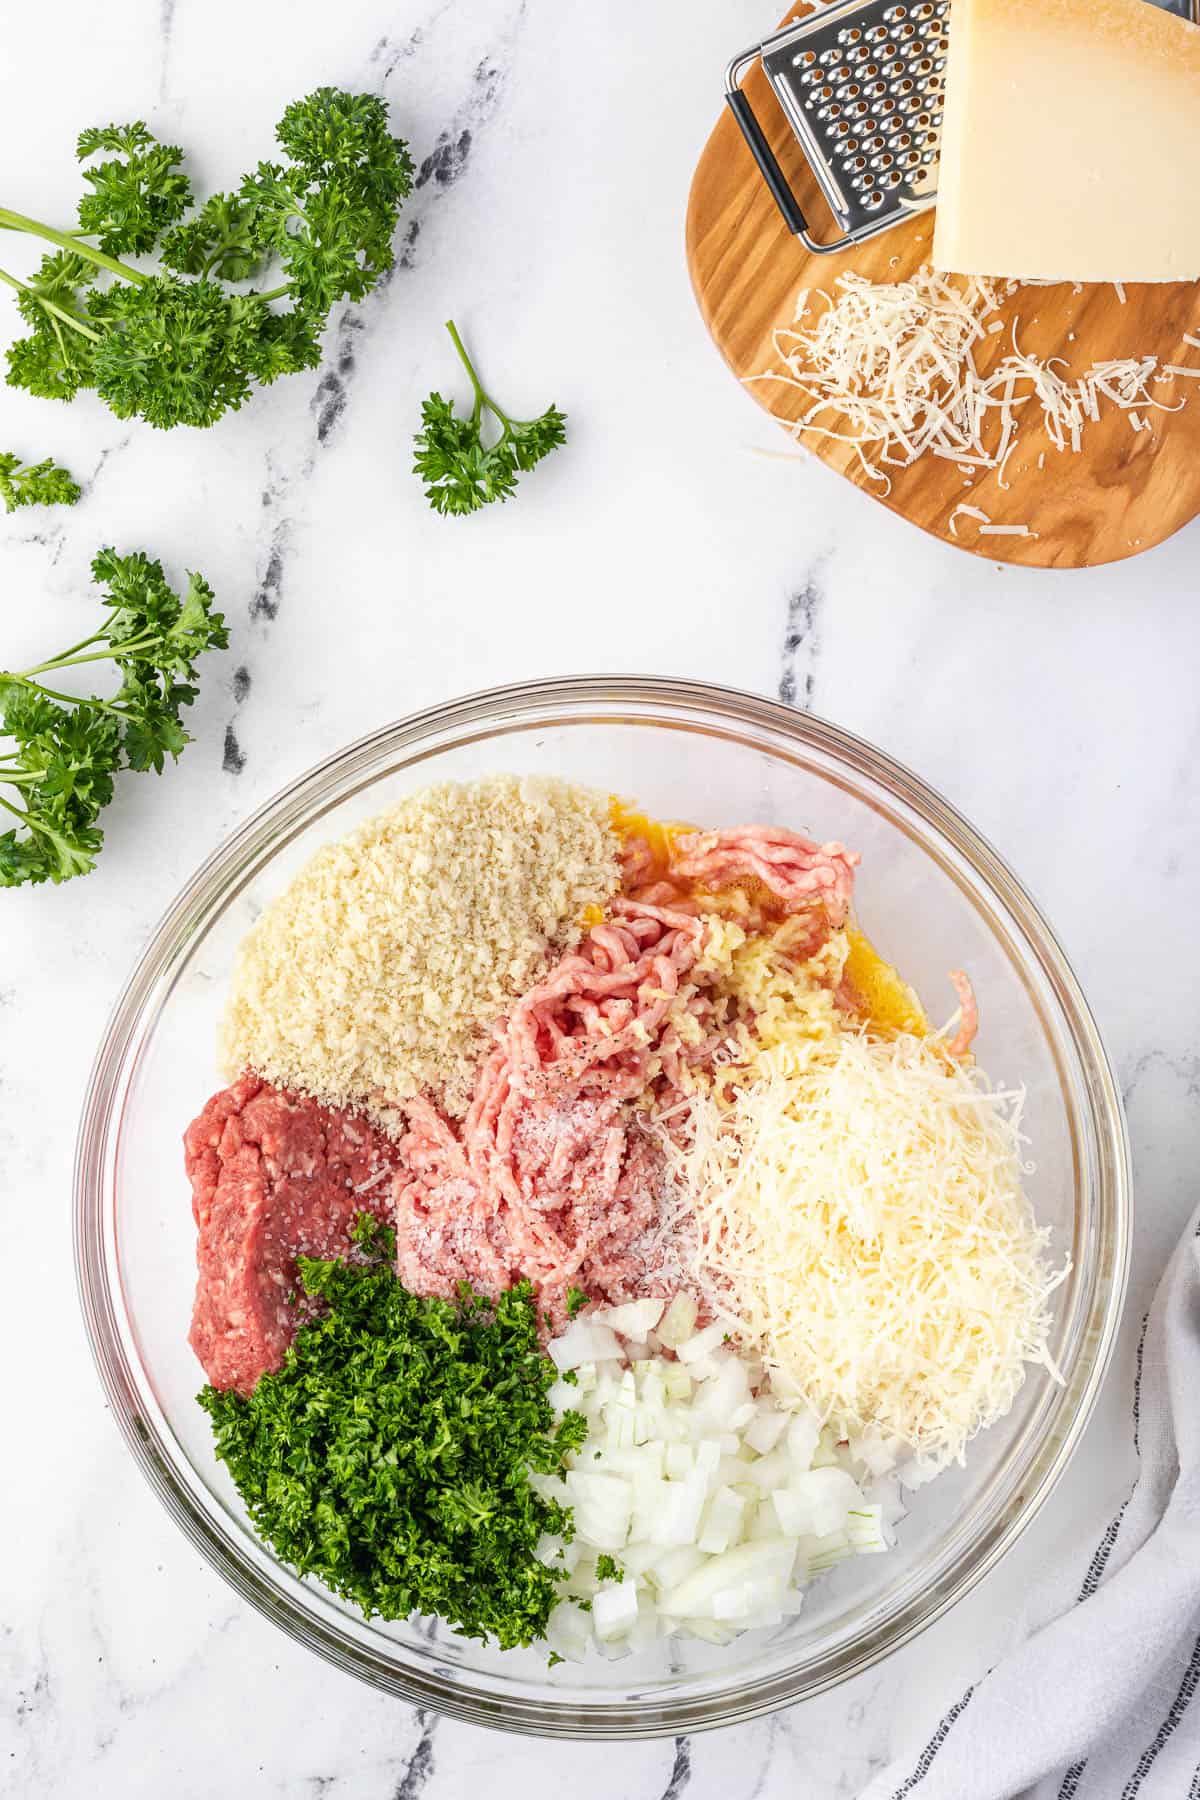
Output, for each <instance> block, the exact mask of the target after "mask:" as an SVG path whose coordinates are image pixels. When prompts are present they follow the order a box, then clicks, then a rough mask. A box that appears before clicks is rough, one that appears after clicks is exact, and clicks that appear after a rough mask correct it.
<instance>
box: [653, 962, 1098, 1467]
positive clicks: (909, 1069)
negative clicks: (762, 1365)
mask: <svg viewBox="0 0 1200 1800" xmlns="http://www.w3.org/2000/svg"><path fill="white" fill-rule="evenodd" d="M792 1020H793V1022H792V1023H790V1024H788V1025H787V1026H786V1027H781V1025H780V1022H779V1021H778V1020H777V1019H775V1020H772V1022H771V1029H770V1030H769V1032H768V1033H767V1037H766V1039H765V1040H764V1041H763V1042H762V1043H761V1044H760V1046H759V1047H758V1049H757V1050H756V1051H755V1053H754V1054H753V1055H752V1057H751V1059H750V1061H749V1063H748V1064H747V1066H746V1068H745V1069H744V1070H742V1071H738V1072H735V1073H734V1074H733V1075H732V1076H731V1077H730V1078H729V1083H730V1085H729V1087H728V1089H727V1091H725V1092H722V1089H721V1088H720V1087H719V1086H718V1087H715V1088H713V1089H711V1090H710V1091H708V1092H707V1093H698V1094H696V1095H694V1096H693V1097H692V1103H691V1128H692V1134H691V1137H690V1139H685V1140H684V1148H682V1149H679V1148H676V1150H675V1151H674V1158H675V1171H676V1173H677V1174H678V1176H679V1177H680V1178H681V1179H682V1182H683V1184H684V1187H685V1189H686V1190H687V1191H688V1193H689V1201H688V1204H689V1206H690V1207H691V1208H692V1209H694V1217H695V1230H696V1232H697V1243H698V1249H697V1253H696V1260H697V1271H698V1274H699V1276H700V1279H701V1281H702V1282H703V1284H704V1285H705V1288H706V1291H707V1294H708V1297H709V1300H710V1304H711V1305H712V1306H713V1308H714V1311H715V1312H716V1313H717V1314H718V1316H720V1317H723V1318H725V1319H726V1320H728V1322H729V1323H730V1325H731V1327H732V1328H733V1329H734V1330H736V1331H737V1332H738V1333H739V1334H741V1335H743V1336H744V1337H745V1339H746V1341H747V1342H749V1343H751V1344H754V1345H756V1346H757V1347H758V1348H759V1349H760V1351H761V1354H762V1355H763V1357H764V1360H765V1362H766V1363H767V1365H768V1366H769V1367H770V1369H771V1371H772V1381H773V1382H774V1383H776V1384H777V1385H779V1386H781V1388H782V1390H783V1391H784V1392H785V1393H787V1394H788V1395H790V1396H791V1397H792V1398H793V1399H795V1400H797V1401H800V1402H803V1403H804V1404H805V1405H807V1406H809V1407H811V1408H813V1409H814V1410H815V1411H816V1412H817V1414H818V1415H819V1416H820V1417H821V1418H822V1419H826V1420H828V1421H830V1422H831V1423H832V1424H833V1425H834V1426H835V1428H836V1430H837V1432H838V1434H839V1436H854V1435H855V1434H857V1433H860V1432H862V1431H863V1430H865V1429H868V1428H871V1429H876V1430H880V1431H883V1432H884V1433H886V1434H888V1435H890V1436H894V1437H897V1438H900V1439H902V1440H903V1441H904V1442H905V1443H906V1444H908V1445H910V1446H911V1447H912V1449H913V1450H914V1452H916V1454H917V1456H918V1457H919V1458H920V1460H921V1461H922V1463H924V1464H926V1465H927V1466H929V1467H931V1468H936V1467H940V1466H943V1465H945V1464H946V1463H949V1462H952V1461H961V1460H962V1458H963V1452H964V1449H965V1446H966V1444H967V1442H968V1441H969V1439H970V1438H972V1437H973V1436H974V1435H975V1433H976V1432H978V1431H980V1430H982V1429H983V1428H984V1427H985V1426H987V1425H989V1424H991V1423H993V1422H994V1421H995V1420H996V1419H998V1418H999V1417H1001V1416H1002V1415H1003V1414H1004V1413H1006V1412H1007V1411H1008V1410H1009V1408H1010V1406H1011V1405H1012V1402H1013V1399H1014V1397H1015V1395H1016V1393H1017V1391H1018V1389H1019V1388H1020V1386H1021V1384H1022V1381H1023V1379H1024V1376H1025V1367H1026V1364H1027V1363H1035V1364H1041V1365H1042V1366H1043V1367H1045V1368H1046V1369H1048V1370H1049V1371H1050V1373H1051V1374H1052V1375H1054V1376H1055V1378H1057V1371H1056V1370H1055V1369H1054V1366H1053V1363H1052V1361H1051V1359H1050V1356H1049V1353H1048V1350H1047V1335H1048V1330H1049V1318H1048V1312H1047V1300H1048V1296H1049V1294H1050V1292H1051V1291H1052V1289H1053V1288H1054V1287H1055V1286H1056V1285H1057V1283H1058V1281H1060V1280H1061V1279H1062V1277H1063V1275H1065V1273H1066V1270H1065V1269H1064V1270H1062V1271H1060V1272H1058V1273H1057V1274H1054V1273H1051V1272H1050V1271H1049V1269H1048V1266H1047V1262H1046V1246H1047V1242H1048V1238H1049V1233H1048V1232H1047V1231H1045V1230H1043V1229H1039V1228H1038V1227H1037V1225H1036V1224H1035V1222H1034V1219H1033V1214H1032V1211H1031V1208H1030V1206H1029V1203H1028V1201H1027V1199H1026V1198H1025V1195H1024V1193H1023V1191H1022V1186H1021V1178H1022V1172H1023V1166H1022V1160H1021V1150H1022V1143H1023V1140H1022V1138H1021V1135H1020V1096H1019V1095H1015V1094H1005V1093H997V1092H995V1091H993V1090H992V1089H990V1088H989V1086H988V1084H987V1081H986V1079H985V1077H984V1076H983V1075H981V1074H980V1072H979V1071H978V1070H977V1069H975V1068H973V1067H969V1066H963V1065H962V1064H960V1063H957V1062H955V1061H954V1059H953V1058H951V1057H949V1056H947V1054H946V1052H945V1049H944V1047H941V1046H939V1045H938V1043H937V1042H936V1041H930V1040H928V1039H921V1038H918V1037H915V1036H913V1035H911V1034H902V1035H899V1036H896V1037H892V1038H876V1037H872V1036H869V1035H868V1034H867V1033H865V1032H858V1031H845V1030H840V1029H838V1028H837V1026H836V1024H835V1022H834V1018H833V1013H832V1007H831V1003H830V1002H829V1000H828V996H820V995H814V996H813V998H812V1001H811V1003H810V1005H809V1006H808V1007H807V1008H801V1009H799V1010H796V1011H793V1015H792Z"/></svg>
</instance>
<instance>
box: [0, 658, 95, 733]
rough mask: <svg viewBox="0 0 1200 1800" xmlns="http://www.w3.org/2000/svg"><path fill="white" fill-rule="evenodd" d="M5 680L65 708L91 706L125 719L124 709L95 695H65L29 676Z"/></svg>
mask: <svg viewBox="0 0 1200 1800" xmlns="http://www.w3.org/2000/svg"><path fill="white" fill-rule="evenodd" d="M77 660H78V661H79V662H96V661H97V660H98V659H97V658H96V657H94V656H81V657H79V658H78V659H77ZM59 666H60V665H58V664H55V663H43V664H42V665H41V667H42V668H50V669H53V668H56V667H59ZM32 673H33V674H36V673H37V670H36V669H35V670H33V671H32ZM4 679H5V680H6V681H11V682H14V683H15V684H16V686H17V687H25V688H30V689H31V690H32V691H33V692H34V693H35V694H44V695H45V696H46V699H47V700H57V701H59V702H60V703H61V704H62V705H63V706H90V707H94V708H95V710H96V711H97V712H108V713H113V714H115V715H116V717H117V718H118V719H123V718H124V717H125V709H124V708H123V707H120V706H114V705H113V703H112V701H111V700H98V699H97V698H96V696H95V694H64V693H61V692H60V691H59V689H58V688H48V687H46V686H44V685H43V683H42V682H40V681H31V680H30V679H29V676H28V675H5V677H4Z"/></svg>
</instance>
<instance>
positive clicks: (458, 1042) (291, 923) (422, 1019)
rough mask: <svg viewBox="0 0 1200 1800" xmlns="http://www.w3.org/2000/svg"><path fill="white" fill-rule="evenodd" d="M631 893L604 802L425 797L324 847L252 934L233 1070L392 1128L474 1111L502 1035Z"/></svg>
mask: <svg viewBox="0 0 1200 1800" xmlns="http://www.w3.org/2000/svg"><path fill="white" fill-rule="evenodd" d="M619 886H620V873H619V869H618V865H617V840H616V837H615V835H614V833H613V830H612V827H611V825H610V823H609V806H608V798H607V796H606V795H603V794H598V793H593V792H591V791H589V790H588V789H585V788H580V787H574V786H572V785H570V784H569V783H567V782H563V781H556V780H548V779H538V778H532V777H527V778H522V777H519V776H515V775H496V776H490V777H488V778H487V779H485V780H482V781H477V782H471V783H466V784H460V783H457V782H445V783H443V784H441V785H439V786H437V787H430V788H425V789H423V790H422V791H421V792H419V793H416V794H412V795H410V796H409V797H408V798H407V799H405V800H403V801H401V802H400V804H399V805H398V806H396V807H394V808H393V809H392V810H391V811H390V812H386V813H381V814H379V815H378V816H377V817H375V818H372V819H368V820H367V821H366V822H365V823H364V824H362V825H360V826H359V827H358V829H357V830H355V831H353V832H352V833H351V834H350V835H349V836H348V837H345V838H343V839H342V840H341V841H340V842H338V843H335V844H329V845H327V846H326V847H325V848H324V849H323V850H320V851H318V852H317V854H316V856H314V857H313V859H312V861H311V862H310V863H309V864H308V865H307V867H306V868H304V869H303V870H302V871H301V873H300V874H299V875H298V876H297V877H296V879H295V880H294V881H293V882H292V884H291V886H290V887H289V888H287V890H286V891H285V892H284V893H283V894H281V895H280V896H279V898H278V899H277V900H275V901H274V902H273V903H272V904H271V905H270V906H269V907H268V908H267V909H266V911H265V912H264V913H263V915H262V917H261V918H260V919H259V920H258V922H257V923H256V925H255V926H254V928H253V929H252V930H251V931H250V933H249V935H248V936H247V937H246V939H245V941H244V943H243V945H242V947H241V950H240V952H239V955H238V960H237V965H236V967H235V970H234V976H233V983H232V989H231V994H230V1000H229V1005H228V1008H227V1011H226V1014H225V1019H224V1022H223V1026H222V1033H221V1052H222V1061H223V1063H224V1065H225V1068H226V1071H227V1074H228V1075H229V1077H230V1078H231V1079H232V1078H233V1077H234V1076H236V1075H238V1074H240V1073H241V1071H242V1070H244V1069H252V1070H253V1071H254V1072H255V1073H256V1074H258V1075H261V1076H264V1077H265V1078H266V1079H267V1080H268V1081H271V1082H273V1083H275V1084H276V1085H277V1086H280V1087H286V1088H292V1089H295V1090H296V1091H298V1092H299V1093H302V1094H308V1095H311V1096H312V1097H313V1098H314V1099H317V1100H320V1101H322V1102H324V1103H325V1104H326V1105H333V1106H351V1107H358V1108H360V1109H361V1110H363V1111H365V1112H367V1113H370V1114H371V1115H372V1116H374V1117H376V1118H377V1119H379V1120H380V1121H381V1123H383V1124H385V1125H387V1126H389V1127H394V1126H395V1125H397V1124H398V1119H397V1117H396V1114H395V1110H394V1105H393V1104H392V1103H394V1102H396V1101H400V1100H405V1099H409V1098H411V1097H412V1096H413V1095H415V1094H418V1093H422V1092H424V1093H431V1094H433V1095H435V1096H436V1097H437V1098H438V1099H439V1101H440V1102H441V1104H442V1105H443V1106H444V1107H445V1108H446V1110H447V1111H449V1112H451V1113H453V1114H455V1115H456V1116H457V1115H461V1114H462V1113H463V1112H465V1110H466V1107H467V1103H468V1100H469V1098H470V1093H471V1086H472V1082H473V1080H474V1076H475V1072H476V1069H477V1067H478V1064H479V1060H480V1057H481V1054H482V1053H483V1051H484V1050H485V1048H486V1046H487V1034H488V1030H489V1028H490V1027H491V1026H492V1025H493V1024H494V1023H495V1021H496V1020H497V1019H498V1018H499V1017H500V1016H501V1015H502V1014H503V1013H504V1012H505V1011H507V1009H508V1007H509V1006H510V1005H511V1004H512V1002H513V1001H514V1000H515V999H517V997H518V996H519V995H521V994H522V993H524V992H525V991H526V990H527V989H528V988H529V987H530V986H531V985H532V984H533V983H534V982H535V981H536V980H537V979H538V977H539V976H540V975H541V974H542V973H543V972H544V971H545V969H546V967H547V965H548V963H549V961H550V959H551V958H552V957H555V956H557V955H558V954H559V953H561V952H562V951H563V950H565V949H569V948H570V947H571V946H573V945H574V944H575V943H576V942H577V941H578V939H579V936H580V923H581V919H582V916H583V914H584V912H585V909H588V908H599V907H602V906H603V905H604V904H605V903H606V902H607V901H608V900H610V899H611V898H612V896H613V895H614V894H615V893H616V892H617V890H618V888H619Z"/></svg>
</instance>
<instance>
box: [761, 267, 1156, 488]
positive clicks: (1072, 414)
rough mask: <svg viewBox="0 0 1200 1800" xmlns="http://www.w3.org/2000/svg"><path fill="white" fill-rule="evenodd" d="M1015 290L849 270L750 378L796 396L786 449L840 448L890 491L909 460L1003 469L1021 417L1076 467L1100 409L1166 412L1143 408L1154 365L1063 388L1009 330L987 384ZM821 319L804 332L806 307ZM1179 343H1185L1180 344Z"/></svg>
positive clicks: (1111, 363) (1127, 362) (1123, 367)
mask: <svg viewBox="0 0 1200 1800" xmlns="http://www.w3.org/2000/svg"><path fill="white" fill-rule="evenodd" d="M1022 285H1045V284H1036V283H1030V284H1022V283H1020V282H1008V283H1001V282H998V281H989V280H986V279H984V278H983V277H977V276H971V277H964V278H957V279H956V278H952V277H949V276H946V275H941V274H938V273H936V272H935V271H933V270H931V269H929V268H921V269H918V270H917V272H916V273H915V274H914V275H913V276H912V277H911V278H910V279H909V280H907V281H894V282H871V281H868V280H866V278H865V277H864V276H861V275H857V274H855V273H854V272H853V271H849V272H847V273H845V274H843V275H840V276H839V277H838V280H837V284H836V292H835V293H834V294H832V295H831V294H828V293H826V292H825V291H824V290H821V289H818V290H815V291H814V290H810V289H807V288H806V289H804V290H803V291H802V292H801V294H800V297H799V300H798V303H797V310H796V317H795V321H794V323H793V325H792V326H790V327H786V328H781V329H778V330H776V331H775V333H774V337H773V341H774V347H775V353H776V356H777V358H778V363H777V366H776V367H774V368H770V369H766V370H764V371H763V372H762V373H761V374H758V375H753V376H750V377H749V380H751V381H776V382H782V383H784V384H785V385H787V386H790V387H794V388H798V389H799V390H800V391H801V392H802V393H803V394H805V395H806V396H807V397H808V404H807V405H806V407H805V409H804V411H803V412H802V413H801V415H800V418H799V419H798V420H796V421H794V422H793V423H792V425H791V426H790V430H791V433H792V436H793V437H795V438H796V439H797V440H799V441H803V439H804V438H805V437H806V436H815V437H823V438H832V439H836V440H837V441H839V442H841V443H845V444H849V445H850V446H851V447H852V448H853V450H854V452H855V455H856V456H857V458H858V461H859V464H860V465H861V467H862V469H863V470H864V471H865V473H866V474H867V475H868V476H869V477H870V478H871V479H872V480H873V481H877V482H879V483H880V484H881V486H882V488H883V491H884V492H885V493H888V492H890V491H891V486H892V481H891V476H890V475H889V474H888V470H889V469H906V468H910V467H911V466H912V464H913V463H915V462H917V461H918V460H919V458H921V457H922V456H926V455H930V456H937V457H942V458H944V459H946V460H949V461H952V462H954V463H956V464H958V465H959V467H960V468H961V467H962V466H964V465H967V466H969V467H971V468H974V469H998V470H999V472H1000V474H999V480H1000V485H1001V486H1002V487H1006V486H1007V485H1008V484H1007V483H1006V482H1005V481H1004V470H1005V465H1006V463H1007V461H1008V459H1009V458H1010V457H1011V455H1012V453H1013V451H1014V450H1015V448H1016V446H1017V441H1018V438H1019V436H1020V432H1021V427H1022V424H1023V422H1024V409H1027V408H1032V410H1031V411H1030V412H1029V414H1028V416H1029V417H1030V418H1032V419H1035V420H1038V421H1039V422H1040V423H1041V425H1042V426H1043V427H1044V429H1045V431H1046V433H1047V435H1048V436H1049V439H1050V442H1051V444H1052V445H1053V447H1054V448H1055V450H1057V451H1059V452H1060V453H1062V452H1065V451H1070V452H1072V453H1073V454H1077V453H1078V452H1079V451H1080V449H1081V448H1082V439H1083V434H1084V432H1085V430H1086V429H1087V427H1088V426H1089V425H1092V424H1095V423H1097V422H1098V421H1099V419H1100V417H1101V405H1102V403H1104V404H1107V405H1108V406H1110V407H1115V408H1117V409H1118V410H1120V411H1122V412H1125V413H1129V412H1132V411H1133V410H1134V409H1135V408H1136V409H1143V410H1144V409H1146V408H1153V409H1156V410H1159V411H1178V409H1179V407H1180V406H1182V405H1183V404H1184V401H1183V400H1182V399H1180V400H1179V401H1178V402H1176V404H1175V406H1173V407H1171V406H1167V405H1166V404H1165V403H1164V402H1163V401H1160V400H1157V399H1155V398H1154V396H1153V395H1152V393H1151V392H1150V385H1149V384H1150V382H1151V380H1154V381H1161V380H1162V379H1163V378H1164V377H1165V378H1167V379H1171V378H1173V377H1174V376H1175V375H1177V374H1179V373H1180V372H1181V371H1180V369H1179V366H1178V365H1176V364H1168V365H1165V366H1164V367H1162V368H1160V367H1159V363H1158V359H1157V358H1156V357H1154V356H1130V357H1110V358H1105V359H1103V360H1101V361H1098V362H1095V363H1093V364H1092V365H1091V366H1090V367H1089V368H1087V369H1085V370H1084V371H1083V373H1082V374H1081V375H1079V376H1078V377H1077V378H1076V379H1069V378H1068V377H1066V376H1064V375H1063V374H1062V373H1061V367H1062V359H1061V358H1057V357H1051V358H1049V359H1043V358H1040V357H1036V356H1032V355H1029V354H1027V353H1026V352H1025V351H1023V350H1022V349H1021V347H1020V345H1019V343H1018V342H1017V335H1016V333H1017V322H1016V321H1014V322H1013V326H1012V333H1011V336H1012V348H1011V350H1010V351H1009V352H1008V353H1007V354H1006V355H1005V356H1004V357H1003V358H1002V359H1001V360H1000V361H999V362H998V363H996V365H995V366H994V367H992V368H990V369H989V370H988V372H987V373H986V374H984V373H981V371H980V369H979V368H978V367H977V364H976V351H977V349H978V348H979V347H980V345H985V346H986V344H987V343H988V341H989V340H990V339H991V338H992V337H993V336H994V335H995V334H996V333H997V331H998V329H999V328H1000V327H1001V326H1002V323H1003V321H1001V320H999V319H997V318H996V317H994V315H995V314H996V313H997V312H998V310H999V307H1000V305H1001V303H1002V301H1003V300H1005V299H1007V298H1009V297H1010V296H1011V295H1012V294H1013V293H1015V292H1017V291H1019V289H1020V287H1021V286H1022ZM816 299H819V300H821V301H823V302H824V311H823V312H822V313H821V314H820V316H819V317H818V318H817V319H816V320H815V321H814V322H812V323H810V324H807V325H805V324H804V323H803V321H804V319H805V318H806V316H807V314H808V312H809V310H810V305H811V302H812V301H813V300H816ZM1185 341H1191V340H1185Z"/></svg>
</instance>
